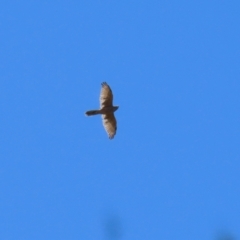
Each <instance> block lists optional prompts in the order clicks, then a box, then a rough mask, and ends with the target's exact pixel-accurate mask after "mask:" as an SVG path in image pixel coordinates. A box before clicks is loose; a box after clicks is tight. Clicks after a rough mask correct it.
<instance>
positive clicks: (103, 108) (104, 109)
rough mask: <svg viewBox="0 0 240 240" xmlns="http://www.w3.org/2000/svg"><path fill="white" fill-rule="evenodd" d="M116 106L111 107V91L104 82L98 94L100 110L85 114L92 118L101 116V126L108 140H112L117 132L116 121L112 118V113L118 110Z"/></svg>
mask: <svg viewBox="0 0 240 240" xmlns="http://www.w3.org/2000/svg"><path fill="white" fill-rule="evenodd" d="M118 108H119V107H118V106H113V94H112V90H111V88H110V87H109V85H108V84H107V83H106V82H103V83H102V89H101V93H100V109H99V110H90V111H87V112H86V113H85V114H86V115H87V116H93V115H97V114H101V115H102V120H103V126H104V128H105V130H106V132H107V134H108V137H109V138H110V139H113V137H114V135H115V134H116V131H117V121H116V118H115V116H114V112H115V111H116V110H117V109H118Z"/></svg>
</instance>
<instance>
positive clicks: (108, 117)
mask: <svg viewBox="0 0 240 240" xmlns="http://www.w3.org/2000/svg"><path fill="white" fill-rule="evenodd" d="M102 120H103V126H104V128H105V130H106V132H107V134H108V137H109V138H110V139H113V138H114V136H115V134H116V131H117V121H116V118H115V116H114V114H113V113H108V114H103V115H102Z"/></svg>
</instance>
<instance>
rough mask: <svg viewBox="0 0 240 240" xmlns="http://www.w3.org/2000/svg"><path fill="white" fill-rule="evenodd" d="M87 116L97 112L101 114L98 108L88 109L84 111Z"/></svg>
mask: <svg viewBox="0 0 240 240" xmlns="http://www.w3.org/2000/svg"><path fill="white" fill-rule="evenodd" d="M85 114H86V115H87V116H93V115H97V114H101V112H100V110H90V111H87V112H86V113H85Z"/></svg>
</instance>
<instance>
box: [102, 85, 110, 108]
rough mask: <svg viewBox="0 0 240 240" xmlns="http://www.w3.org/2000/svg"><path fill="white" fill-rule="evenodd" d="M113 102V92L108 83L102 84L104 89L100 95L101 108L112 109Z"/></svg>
mask: <svg viewBox="0 0 240 240" xmlns="http://www.w3.org/2000/svg"><path fill="white" fill-rule="evenodd" d="M112 102H113V94H112V90H111V88H110V87H109V85H108V84H107V83H106V82H103V83H102V89H101V93H100V108H103V107H110V106H112Z"/></svg>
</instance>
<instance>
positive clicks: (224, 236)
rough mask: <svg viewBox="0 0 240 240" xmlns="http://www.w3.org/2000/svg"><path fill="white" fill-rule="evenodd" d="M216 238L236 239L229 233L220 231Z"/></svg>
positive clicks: (224, 239) (217, 239) (222, 239)
mask: <svg viewBox="0 0 240 240" xmlns="http://www.w3.org/2000/svg"><path fill="white" fill-rule="evenodd" d="M216 240H236V239H235V238H234V237H233V236H232V235H231V234H229V233H222V234H219V235H218V237H217V238H216Z"/></svg>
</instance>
